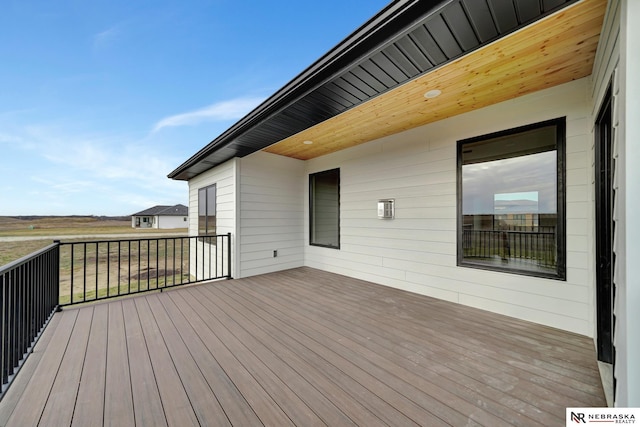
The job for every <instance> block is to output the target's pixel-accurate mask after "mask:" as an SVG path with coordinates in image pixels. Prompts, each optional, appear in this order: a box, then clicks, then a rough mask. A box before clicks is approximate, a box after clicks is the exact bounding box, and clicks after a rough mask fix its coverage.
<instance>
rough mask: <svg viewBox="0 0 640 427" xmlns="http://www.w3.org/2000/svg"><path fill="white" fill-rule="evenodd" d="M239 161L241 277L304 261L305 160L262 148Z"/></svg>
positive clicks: (276, 269) (297, 264)
mask: <svg viewBox="0 0 640 427" xmlns="http://www.w3.org/2000/svg"><path fill="white" fill-rule="evenodd" d="M240 164H241V166H240V168H239V204H240V210H239V215H240V216H239V230H238V231H239V234H238V239H239V242H240V248H239V253H238V256H239V258H238V259H239V265H240V266H239V268H238V276H237V277H247V276H253V275H256V274H263V273H269V272H273V271H279V270H284V269H288V268H295V267H301V266H303V265H304V220H303V215H304V206H305V197H304V194H305V187H306V184H305V183H306V175H305V173H304V168H305V166H304V162H303V161H301V160H296V159H290V158H288V157H283V156H277V155H275V154H269V153H264V152H260V151H259V152H256V153H254V154H252V155H250V156H247V157H245V158H243V159H240ZM274 251H277V256H276V257H274V256H273V255H274Z"/></svg>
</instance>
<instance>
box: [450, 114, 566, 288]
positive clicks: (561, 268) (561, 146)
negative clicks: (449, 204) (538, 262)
mask: <svg viewBox="0 0 640 427" xmlns="http://www.w3.org/2000/svg"><path fill="white" fill-rule="evenodd" d="M548 126H555V127H556V179H557V182H556V183H557V189H556V193H557V194H556V197H557V201H556V204H557V229H556V233H557V244H556V252H557V253H556V259H557V262H556V271H555V273H547V272H543V271H532V270H525V269H518V268H509V267H506V266H502V265H497V264H495V265H490V264H484V263H474V262H472V261H469V260H468V259H465V258H464V253H463V228H464V227H463V220H464V214H463V206H462V204H463V187H462V166H463V164H462V161H463V159H462V157H463V156H462V154H463V148H464V146H465V145H467V144H470V143H477V142H481V141H485V140H491V139H493V138H499V137H505V136H509V135H516V134H519V133H523V132H527V131H531V130H535V129H539V128H543V127H548ZM456 180H457V182H456V184H457V218H456V220H457V233H456V238H457V241H456V251H457V253H456V259H457V265H458V266H460V267H470V268H477V269H481V270H490V271H498V272H503V273H511V274H518V275H523V276H533V277H541V278H548V279H555V280H561V281H566V274H567V266H566V246H567V235H566V185H567V184H566V117H559V118H556V119H551V120H546V121H542V122H537V123H532V124H529V125H525V126H519V127H515V128H511V129H507V130H503V131H499V132H494V133H490V134H486V135H480V136H476V137H473V138H468V139H463V140H459V141H458V142H457V150H456Z"/></svg>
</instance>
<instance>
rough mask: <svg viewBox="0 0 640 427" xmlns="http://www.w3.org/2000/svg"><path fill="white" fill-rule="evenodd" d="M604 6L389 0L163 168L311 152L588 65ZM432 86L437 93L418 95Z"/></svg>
mask: <svg viewBox="0 0 640 427" xmlns="http://www.w3.org/2000/svg"><path fill="white" fill-rule="evenodd" d="M540 4H543V8H541V7H539V5H540ZM605 9H606V0H581V1H575V0H549V1H544V2H539V1H538V0H533V1H529V0H517V1H515V2H511V1H497V0H489V1H488V2H486V3H485V2H477V1H475V0H473V1H472V0H448V1H424V0H418V1H398V2H394V3H392V4H390V5H389V6H387V7H386V8H385V9H383V10H382V11H381V12H380V13H379V14H377V15H376V16H374V17H373V18H372V19H371V20H369V21H368V22H367V23H366V24H365V25H363V26H362V27H361V28H360V29H358V30H357V31H356V32H355V33H354V34H353V35H351V36H350V37H349V38H347V39H346V40H345V41H343V42H342V43H341V44H339V45H338V46H336V47H335V48H334V49H332V50H331V51H330V52H329V53H327V54H326V55H325V56H323V57H322V58H320V59H319V60H318V61H316V62H315V63H314V64H313V65H311V66H310V67H309V68H308V69H307V70H305V71H304V72H303V73H301V74H300V75H299V76H298V77H296V78H295V79H294V80H292V81H291V82H290V83H289V84H287V85H286V86H285V87H283V88H282V89H281V90H279V91H278V92H276V93H275V94H274V95H273V96H271V97H270V98H269V99H267V100H266V101H265V102H264V103H262V104H261V105H260V106H258V107H257V108H256V109H255V110H253V111H252V112H251V113H249V114H248V115H247V116H246V117H244V118H243V119H242V120H240V121H239V122H238V123H236V124H235V125H233V126H232V127H231V128H229V129H228V130H227V131H226V132H224V133H223V134H222V135H220V136H219V137H217V138H216V139H214V140H213V141H212V142H211V143H209V144H208V145H207V146H206V147H204V148H203V149H202V150H200V151H199V152H198V153H196V154H195V155H194V156H193V157H191V158H190V159H189V160H187V161H186V162H185V163H184V164H182V165H181V166H180V167H178V168H177V169H176V170H174V171H173V172H172V173H171V174H169V177H170V178H173V179H181V180H188V179H191V178H192V177H194V176H196V175H198V174H200V173H202V172H204V171H206V170H208V169H210V168H212V167H214V166H216V165H218V164H220V163H222V162H224V161H226V160H229V159H231V158H234V157H243V156H246V155H248V154H251V153H253V152H255V151H259V150H264V151H267V152H270V153H274V154H279V155H284V156H289V157H293V158H297V159H304V160H306V159H311V158H314V157H318V156H322V155H325V154H329V153H332V152H335V151H339V150H342V149H345V148H349V147H352V146H355V145H358V144H361V143H364V142H368V141H372V140H374V139H377V138H380V137H384V136H388V135H391V134H394V133H397V132H401V131H404V130H407V129H411V128H413V127H417V126H421V125H424V124H428V123H432V122H435V121H438V120H442V119H444V118H447V117H451V116H454V115H457V114H462V113H465V112H468V111H472V110H475V109H477V108H482V107H485V106H488V105H491V104H494V103H497V102H501V101H505V100H508V99H512V98H515V97H518V96H521V95H524V94H527V93H532V92H536V91H538V90H542V89H545V88H548V87H552V86H555V85H558V84H562V83H566V82H568V81H571V80H575V79H579V78H582V77H585V76H588V75H590V74H591V71H592V68H593V61H594V57H595V52H596V49H597V45H598V40H599V34H600V29H601V26H602V21H603V17H604V13H605ZM433 89H438V90H440V91H441V92H442V93H441V94H440V96H438V97H436V98H426V97H425V96H424V95H425V93H426V92H428V91H429V90H433ZM309 141H311V142H312V143H311V144H309V143H308V142H309ZM305 142H307V143H306V144H305Z"/></svg>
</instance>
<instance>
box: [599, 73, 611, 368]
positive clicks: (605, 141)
mask: <svg viewBox="0 0 640 427" xmlns="http://www.w3.org/2000/svg"><path fill="white" fill-rule="evenodd" d="M612 111H613V110H612V98H611V85H609V88H608V89H607V92H606V94H605V97H604V98H603V100H602V104H601V106H600V111H599V112H598V116H597V117H596V122H595V138H596V140H595V193H596V194H595V195H596V212H595V214H596V217H595V222H596V327H597V334H598V336H597V343H596V345H597V351H598V360H600V361H602V362H606V363H613V361H614V358H615V348H614V345H613V338H614V329H615V317H614V309H613V308H614V302H615V284H614V281H613V267H614V264H615V254H614V252H613V235H614V227H615V224H614V222H613V201H614V189H613V172H614V160H613V153H612V148H613V120H612V119H613V118H612Z"/></svg>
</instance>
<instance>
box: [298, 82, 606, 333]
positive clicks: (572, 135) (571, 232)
mask: <svg viewBox="0 0 640 427" xmlns="http://www.w3.org/2000/svg"><path fill="white" fill-rule="evenodd" d="M588 98H589V85H588V79H582V80H579V81H575V82H572V83H568V84H565V85H562V86H559V87H556V88H551V89H547V90H544V91H541V92H538V93H535V94H532V95H527V96H524V97H521V98H518V99H515V100H511V101H508V102H504V103H501V104H498V105H494V106H491V107H487V108H484V109H481V110H478V111H475V112H471V113H467V114H463V115H460V116H457V117H453V118H450V119H446V120H443V121H441V122H438V123H435V124H432V125H427V126H423V127H420V128H416V129H413V130H410V131H407V132H403V133H400V134H397V135H393V136H390V137H387V138H383V139H380V140H377V141H373V142H371V143H368V144H364V145H361V146H358V147H354V148H352V149H348V150H344V151H342V152H338V153H334V154H331V155H327V156H324V157H321V158H317V159H313V160H310V161H308V162H307V163H306V166H307V170H306V172H307V174H308V173H313V172H318V171H322V170H327V169H332V168H336V167H339V168H340V175H341V176H340V179H341V182H340V187H341V194H340V210H341V217H340V228H341V231H340V234H341V249H340V250H335V249H327V248H320V247H313V246H309V245H308V236H306V235H305V264H306V265H308V266H311V267H316V268H320V269H324V270H328V271H333V272H337V273H341V274H346V275H349V276H353V277H357V278H362V279H366V280H370V281H373V282H377V283H381V284H385V285H389V286H393V287H397V288H401V289H406V290H409V291H413V292H417V293H421V294H425V295H430V296H434V297H437V298H442V299H445V300H449V301H454V302H458V303H462V304H466V305H470V306H475V307H479V308H482V309H486V310H490V311H495V312H498V313H503V314H506V315H510V316H515V317H519V318H522V319H526V320H531V321H534V322H538V323H542V324H546V325H551V326H555V327H558V328H562V329H566V330H570V331H575V332H578V333H581V334H585V335H590V336H592V335H593V315H592V313H593V292H594V289H593V283H592V270H593V254H592V253H591V252H590V251H591V249H590V245H589V243H588V242H589V241H590V240H591V239H592V238H593V232H592V229H593V226H592V225H593V213H592V209H591V208H590V202H591V191H590V181H589V177H590V174H589V168H590V167H591V164H590V162H589V149H590V147H591V138H592V136H591V133H590V130H591V121H592V120H591V117H590V103H589V101H588ZM563 116H566V117H567V143H566V151H567V157H566V160H567V171H566V175H567V187H566V191H567V194H566V195H567V281H566V282H565V281H558V280H549V279H542V278H535V277H526V276H520V275H515V274H506V273H499V272H491V271H485V270H478V269H471V268H464V267H457V266H456V142H457V141H458V140H460V139H465V138H470V137H474V136H478V135H483V134H487V133H491V132H496V131H501V130H506V129H510V128H513V127H517V126H521V125H526V124H531V123H536V122H540V121H543V120H548V119H553V118H557V117H563ZM383 198H394V199H395V204H396V205H395V209H396V218H395V219H393V220H379V219H377V212H376V202H377V200H378V199H383ZM304 199H305V200H308V190H307V189H305V198H304ZM304 218H305V230H308V206H306V205H305V215H304Z"/></svg>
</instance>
